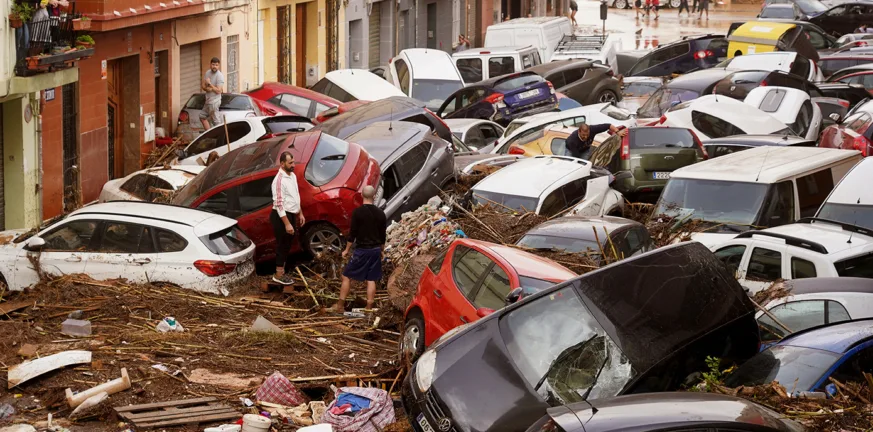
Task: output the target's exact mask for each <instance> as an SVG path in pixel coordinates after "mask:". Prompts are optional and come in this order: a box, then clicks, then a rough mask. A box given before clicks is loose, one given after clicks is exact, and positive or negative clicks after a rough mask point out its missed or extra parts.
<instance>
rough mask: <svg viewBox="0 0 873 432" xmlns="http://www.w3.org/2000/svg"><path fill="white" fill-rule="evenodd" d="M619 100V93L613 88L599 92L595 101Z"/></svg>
mask: <svg viewBox="0 0 873 432" xmlns="http://www.w3.org/2000/svg"><path fill="white" fill-rule="evenodd" d="M604 102H618V95H616V94H615V92H614V91H612V90H603V91H601V92H600V93H598V94H597V100H596V101H594V103H604Z"/></svg>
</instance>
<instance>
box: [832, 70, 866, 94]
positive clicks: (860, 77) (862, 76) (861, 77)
mask: <svg viewBox="0 0 873 432" xmlns="http://www.w3.org/2000/svg"><path fill="white" fill-rule="evenodd" d="M831 82H841V83H845V84H859V85H862V86H864V90H867V92H868V93H871V94H873V70H869V71H864V72H855V73H851V74H848V75H843V76H842V77H840V78H839V79H836V80H833V81H831Z"/></svg>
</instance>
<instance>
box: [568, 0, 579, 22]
mask: <svg viewBox="0 0 873 432" xmlns="http://www.w3.org/2000/svg"><path fill="white" fill-rule="evenodd" d="M576 12H579V5H578V4H577V3H576V0H570V21H572V22H573V27H575V26H576V25H577V24H576Z"/></svg>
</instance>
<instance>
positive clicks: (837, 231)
mask: <svg viewBox="0 0 873 432" xmlns="http://www.w3.org/2000/svg"><path fill="white" fill-rule="evenodd" d="M710 249H711V250H712V251H713V253H715V255H716V256H717V257H718V258H719V259H720V260H721V261H722V262H723V263H725V265H727V266H728V268H730V269H731V270H733V271H734V272H735V274H736V277H737V280H739V282H740V285H742V286H743V287H744V288H746V289H747V290H748V291H749V292H751V293H755V292H758V291H760V290H762V289H764V288H767V287H768V286H770V284H771V283H772V282H773V281H775V280H777V279H785V280H789V279H801V278H813V277H862V278H871V277H873V230H868V229H864V228H860V227H857V226H854V225H849V224H841V223H832V222H829V221H821V220H814V219H804V220H801V221H800V222H798V223H793V224H789V225H781V226H778V227H774V228H767V229H764V230H760V231H746V232H744V233H742V234H740V235H738V236H736V238H734V239H732V240H729V241H727V242H724V243H722V244H720V245H718V246H714V247H713V246H711V247H710Z"/></svg>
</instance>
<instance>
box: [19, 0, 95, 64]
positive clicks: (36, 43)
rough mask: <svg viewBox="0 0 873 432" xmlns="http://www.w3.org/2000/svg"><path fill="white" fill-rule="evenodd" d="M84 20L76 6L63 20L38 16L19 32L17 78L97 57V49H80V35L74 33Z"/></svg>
mask: <svg viewBox="0 0 873 432" xmlns="http://www.w3.org/2000/svg"><path fill="white" fill-rule="evenodd" d="M80 18H81V17H80V15H79V14H77V13H76V12H75V3H70V6H69V11H68V12H62V13H61V14H60V16H48V17H46V16H45V14H43V16H42V18H41V19H40V17H38V16H35V17H34V19H33V20H31V21H30V22H28V23H24V25H23V26H21V27H20V28H17V29H15V47H16V63H15V74H16V75H18V76H30V75H35V74H40V73H46V72H52V71H56V70H60V69H66V68H69V67H72V66H73V65H74V62H75V61H76V60H80V59H83V58H87V57H90V56H92V55H94V47H93V46H76V38H77V36H79V34H80V32H79V31H76V30H74V26H73V22H74V20H77V19H80ZM86 45H87V44H86Z"/></svg>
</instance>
